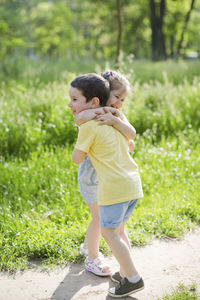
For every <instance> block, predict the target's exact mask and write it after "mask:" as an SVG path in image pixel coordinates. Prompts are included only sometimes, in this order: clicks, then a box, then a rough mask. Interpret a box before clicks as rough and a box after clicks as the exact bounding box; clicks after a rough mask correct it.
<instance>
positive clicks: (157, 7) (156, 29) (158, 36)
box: [150, 0, 166, 60]
mask: <svg viewBox="0 0 200 300" xmlns="http://www.w3.org/2000/svg"><path fill="white" fill-rule="evenodd" d="M165 8H166V4H165V0H161V1H160V2H159V3H156V2H155V0H150V22H151V31H152V38H151V48H152V59H153V60H162V59H166V47H165V36H164V33H163V20H164V15H165Z"/></svg>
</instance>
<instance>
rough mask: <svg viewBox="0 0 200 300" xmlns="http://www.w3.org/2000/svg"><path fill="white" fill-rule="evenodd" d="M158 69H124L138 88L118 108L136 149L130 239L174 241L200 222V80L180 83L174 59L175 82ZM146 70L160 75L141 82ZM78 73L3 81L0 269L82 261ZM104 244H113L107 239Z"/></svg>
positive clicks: (84, 215) (84, 217)
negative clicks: (72, 104) (73, 92)
mask: <svg viewBox="0 0 200 300" xmlns="http://www.w3.org/2000/svg"><path fill="white" fill-rule="evenodd" d="M188 65H190V64H188ZM188 65H185V64H184V66H186V67H187V68H192V65H190V66H188ZM159 66H160V70H159V68H158V65H157V64H156V65H152V64H148V63H147V65H146V67H145V66H144V65H143V64H141V68H139V64H138V66H137V68H136V71H138V72H139V71H140V72H141V73H140V76H141V77H140V78H141V80H140V82H139V81H136V80H135V74H136V72H135V74H134V75H132V73H130V74H127V76H129V75H130V81H131V82H134V86H135V93H134V96H132V97H131V98H132V99H129V100H127V101H126V102H125V107H124V112H125V114H126V115H127V117H128V119H130V121H131V122H132V123H133V125H134V126H135V127H136V129H137V132H138V135H137V139H136V149H135V153H134V154H133V156H134V159H135V160H136V162H137V163H138V165H139V168H140V173H141V177H142V182H143V189H144V195H145V196H144V198H142V199H140V201H139V202H138V205H137V207H136V209H135V211H134V214H133V216H132V217H131V219H130V221H129V222H128V225H127V229H128V232H129V237H130V240H131V242H132V243H133V244H138V245H143V244H145V243H146V242H148V241H149V239H152V238H153V237H158V238H160V237H173V238H180V237H181V236H183V234H184V233H185V232H187V231H188V230H190V229H192V228H194V227H195V225H196V224H200V202H199V199H200V195H199V188H198V187H199V178H200V172H199V163H200V161H199V160H200V159H199V146H200V143H199V112H200V106H199V104H200V99H199V96H200V82H199V77H197V78H196V79H193V80H192V79H190V80H186V79H185V80H184V81H182V82H181V79H182V78H183V77H184V76H185V75H184V74H186V73H184V71H183V65H182V64H180V65H178V64H176V65H175V66H176V68H178V67H179V66H180V71H179V72H178V71H177V70H176V72H177V74H179V73H180V74H179V77H175V78H176V85H175V84H174V83H173V81H172V80H174V77H173V76H174V74H172V75H171V73H170V72H169V73H167V74H169V75H168V76H165V77H162V78H160V77H159V76H160V74H162V68H163V69H164V68H165V69H166V67H164V65H163V64H159ZM168 67H169V66H168ZM91 68H92V66H91ZM145 68H146V70H153V71H152V72H154V70H157V73H156V72H154V73H156V74H157V77H156V78H157V79H160V81H149V82H148V83H147V82H146V83H144V82H143V79H142V76H143V74H146V72H145ZM141 69H142V71H141ZM168 70H170V71H171V70H172V65H170V67H169V68H168V69H167V72H168ZM32 72H34V69H32ZM174 73H175V72H174ZM154 75H155V74H154ZM74 76H75V74H73V73H67V72H65V73H63V74H62V75H61V76H60V79H59V80H57V81H53V82H49V83H47V84H45V83H43V82H42V80H41V81H39V80H35V81H34V82H32V83H30V82H29V83H26V84H25V83H24V82H23V81H21V82H19V81H10V82H9V83H8V84H7V85H5V84H2V86H1V91H2V94H1V102H0V103H1V104H0V153H1V155H0V159H1V164H0V268H1V270H16V269H19V268H21V269H24V268H26V267H27V266H29V265H30V264H31V263H32V261H33V260H35V259H40V260H42V262H43V263H44V264H45V265H55V264H63V263H65V262H66V261H80V260H81V259H82V258H81V257H80V256H79V251H78V249H79V246H80V244H81V243H82V242H83V240H84V236H85V232H86V229H87V226H88V223H89V221H90V215H89V211H88V209H87V206H86V205H85V204H84V202H83V200H82V199H81V195H80V193H79V189H78V184H77V166H75V165H74V164H73V163H72V160H71V152H72V149H73V144H74V142H75V139H76V135H77V127H76V126H75V125H74V121H73V118H72V114H71V112H70V111H69V109H68V108H67V104H68V101H69V99H68V87H69V84H70V81H71V80H72V78H74ZM146 76H147V75H146ZM170 76H172V80H170ZM177 76H178V75H177ZM177 78H179V79H177ZM44 81H45V80H44ZM101 250H102V251H103V252H104V253H108V251H109V250H108V247H107V246H106V244H105V242H104V241H103V240H102V241H101ZM174 299H176V298H174Z"/></svg>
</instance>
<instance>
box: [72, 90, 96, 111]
mask: <svg viewBox="0 0 200 300" xmlns="http://www.w3.org/2000/svg"><path fill="white" fill-rule="evenodd" d="M69 96H70V102H69V104H68V106H69V107H70V108H71V110H72V114H73V115H76V114H78V113H80V112H81V111H82V110H86V109H89V108H92V101H89V102H86V98H85V96H83V94H82V91H80V90H79V89H77V88H74V87H72V86H71V87H70V89H69Z"/></svg>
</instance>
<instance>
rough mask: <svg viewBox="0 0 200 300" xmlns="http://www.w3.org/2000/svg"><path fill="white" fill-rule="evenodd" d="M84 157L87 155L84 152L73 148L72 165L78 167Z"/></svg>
mask: <svg viewBox="0 0 200 300" xmlns="http://www.w3.org/2000/svg"><path fill="white" fill-rule="evenodd" d="M86 155H87V153H86V152H83V151H81V150H78V149H76V148H74V151H73V152H72V160H73V163H75V164H76V165H79V164H80V163H82V161H83V160H84V158H85V156H86Z"/></svg>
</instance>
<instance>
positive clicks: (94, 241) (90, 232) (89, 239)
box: [84, 202, 100, 260]
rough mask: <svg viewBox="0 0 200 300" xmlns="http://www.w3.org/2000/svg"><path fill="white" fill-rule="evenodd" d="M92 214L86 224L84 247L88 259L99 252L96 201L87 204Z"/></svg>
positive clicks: (94, 256)
mask: <svg viewBox="0 0 200 300" xmlns="http://www.w3.org/2000/svg"><path fill="white" fill-rule="evenodd" d="M88 207H89V209H90V211H91V214H92V220H91V222H90V224H89V226H88V229H87V233H86V237H85V242H84V248H87V249H88V259H89V260H93V259H94V258H97V257H98V254H99V239H100V225H99V207H98V205H97V203H96V202H94V203H90V204H88Z"/></svg>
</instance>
